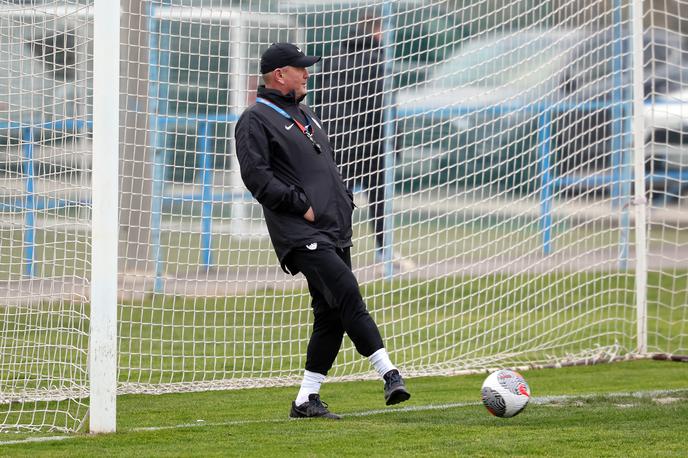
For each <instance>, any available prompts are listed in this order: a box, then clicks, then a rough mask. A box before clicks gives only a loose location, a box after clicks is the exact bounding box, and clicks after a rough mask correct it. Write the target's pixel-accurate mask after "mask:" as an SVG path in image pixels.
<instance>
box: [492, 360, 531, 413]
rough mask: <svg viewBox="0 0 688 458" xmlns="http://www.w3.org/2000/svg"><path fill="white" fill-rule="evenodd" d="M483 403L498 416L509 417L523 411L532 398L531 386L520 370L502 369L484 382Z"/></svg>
mask: <svg viewBox="0 0 688 458" xmlns="http://www.w3.org/2000/svg"><path fill="white" fill-rule="evenodd" d="M482 395H483V404H485V407H487V410H489V411H490V413H491V414H492V415H494V416H496V417H503V418H509V417H513V416H515V415H518V414H519V413H521V411H522V410H523V409H525V408H526V406H527V405H528V401H529V400H530V387H529V386H528V383H527V382H526V379H524V378H523V376H522V375H521V374H519V373H518V372H514V371H510V370H508V369H501V370H498V371H496V372H493V373H491V374H490V375H489V376H488V377H487V378H486V379H485V381H484V382H483V389H482Z"/></svg>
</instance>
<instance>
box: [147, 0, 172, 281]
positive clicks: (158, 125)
mask: <svg viewBox="0 0 688 458" xmlns="http://www.w3.org/2000/svg"><path fill="white" fill-rule="evenodd" d="M159 2H160V4H161V5H165V4H169V0H159ZM153 3H154V2H153V1H151V3H150V4H149V7H148V8H149V13H148V17H149V19H148V33H149V39H148V41H149V46H148V49H149V55H148V71H149V83H148V97H149V111H150V113H151V116H150V121H149V126H150V129H152V133H151V135H150V149H151V152H152V155H153V186H152V187H153V189H152V195H151V249H152V251H153V254H152V257H153V262H154V264H155V267H154V268H155V282H154V284H153V291H154V292H155V293H161V292H162V291H163V288H164V284H163V278H162V274H163V271H164V264H163V259H162V248H161V241H160V231H161V226H162V199H163V191H164V189H163V188H164V180H165V168H166V167H165V165H166V162H167V151H166V139H165V136H166V135H165V132H160V131H161V130H162V129H166V128H167V124H166V123H165V122H160V121H161V119H160V115H163V117H164V116H165V115H166V113H167V99H168V93H169V87H168V84H166V82H168V81H169V52H165V50H168V49H169V36H170V33H169V32H170V30H169V29H170V24H169V22H166V21H165V20H163V19H158V18H156V17H155V10H156V6H155V5H154V4H153ZM159 51H161V52H159Z"/></svg>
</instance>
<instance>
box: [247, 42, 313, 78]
mask: <svg viewBox="0 0 688 458" xmlns="http://www.w3.org/2000/svg"><path fill="white" fill-rule="evenodd" d="M319 60H320V56H307V55H305V54H304V53H303V51H301V49H300V48H298V47H297V46H296V45H293V44H291V43H273V44H271V45H270V47H269V48H268V49H266V50H265V52H264V53H263V55H262V56H260V73H262V74H265V73H270V72H271V71H273V70H274V69H276V68H280V67H286V66H287V65H290V66H292V67H304V68H305V67H310V66H311V65H313V64H314V63H316V62H318V61H319Z"/></svg>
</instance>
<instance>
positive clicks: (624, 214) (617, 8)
mask: <svg viewBox="0 0 688 458" xmlns="http://www.w3.org/2000/svg"><path fill="white" fill-rule="evenodd" d="M621 8H622V0H615V1H614V12H613V18H614V47H613V50H614V57H613V60H612V68H613V75H614V89H613V92H612V176H613V179H612V208H614V209H618V210H619V211H620V212H621V215H620V221H619V230H620V234H619V239H620V240H619V269H620V270H627V269H628V247H629V244H630V239H629V237H630V215H629V208H628V207H629V205H628V204H630V196H631V183H630V176H629V174H630V173H629V170H628V169H629V168H630V164H629V163H628V154H624V153H625V152H624V147H625V146H626V145H625V144H624V143H625V141H624V140H625V138H626V137H627V136H628V135H629V132H627V130H626V126H625V123H624V116H625V115H627V114H628V115H630V113H625V110H624V108H625V105H626V101H625V97H624V92H626V91H624V87H623V86H624V82H623V72H624V68H623V52H624V50H623V41H624V36H623V30H624V29H623V17H622V14H621Z"/></svg>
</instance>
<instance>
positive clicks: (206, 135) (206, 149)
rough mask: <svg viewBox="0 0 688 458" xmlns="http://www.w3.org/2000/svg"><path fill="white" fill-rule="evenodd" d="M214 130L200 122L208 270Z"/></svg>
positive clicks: (208, 264)
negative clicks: (212, 139)
mask: <svg viewBox="0 0 688 458" xmlns="http://www.w3.org/2000/svg"><path fill="white" fill-rule="evenodd" d="M212 132H213V129H212V128H211V126H210V122H208V121H203V122H200V125H199V127H198V136H199V145H198V151H200V153H201V186H202V191H201V192H202V193H201V263H202V265H203V267H205V268H206V269H210V267H211V265H212V242H213V241H212V221H213V154H212V151H211V146H212V142H211V141H210V136H211V135H212Z"/></svg>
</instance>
